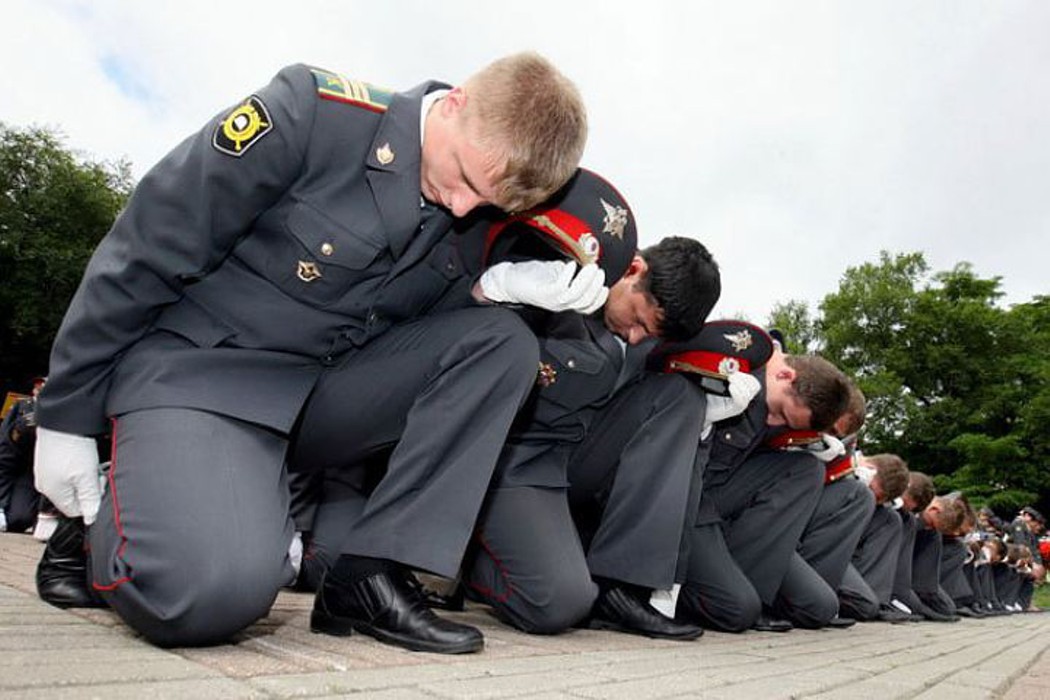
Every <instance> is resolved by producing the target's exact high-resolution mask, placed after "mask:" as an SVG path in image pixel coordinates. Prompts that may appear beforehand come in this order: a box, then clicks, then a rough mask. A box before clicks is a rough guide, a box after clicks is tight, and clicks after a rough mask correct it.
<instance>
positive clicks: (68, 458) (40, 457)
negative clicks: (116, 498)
mask: <svg viewBox="0 0 1050 700" xmlns="http://www.w3.org/2000/svg"><path fill="white" fill-rule="evenodd" d="M35 460H36V461H35V464H34V466H33V470H34V471H35V472H36V490H37V491H39V492H40V493H42V494H44V495H45V496H47V497H48V498H49V499H50V500H51V502H52V503H54V504H55V507H56V508H58V509H59V510H60V511H62V512H63V513H65V514H66V515H68V516H70V517H76V516H78V515H81V516H83V517H84V524H85V525H90V524H91V523H93V522H95V515H96V514H97V513H98V507H99V504H100V502H101V500H102V491H101V489H100V488H99V483H98V472H99V465H98V449H97V448H96V447H95V440H94V439H93V438H89V437H84V436H83V435H73V434H71V433H60V432H58V431H55V430H48V429H47V428H37V432H36V456H35Z"/></svg>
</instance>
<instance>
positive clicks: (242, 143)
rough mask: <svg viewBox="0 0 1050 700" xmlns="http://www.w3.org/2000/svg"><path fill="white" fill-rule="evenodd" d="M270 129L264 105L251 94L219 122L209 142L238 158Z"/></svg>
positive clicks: (270, 125)
mask: <svg viewBox="0 0 1050 700" xmlns="http://www.w3.org/2000/svg"><path fill="white" fill-rule="evenodd" d="M272 130H273V122H272V120H271V119H270V113H269V112H268V111H267V109H266V105H264V104H263V101H262V100H260V99H259V98H258V97H256V96H255V95H252V96H251V97H249V98H248V99H247V100H245V101H244V102H243V103H241V104H240V105H239V106H238V107H237V108H236V109H234V110H233V111H232V112H230V113H229V114H228V115H226V118H224V119H223V120H222V121H221V122H219V125H218V126H217V127H215V134H214V135H213V136H212V141H211V142H212V145H213V146H215V150H217V151H219V152H221V153H225V154H226V155H228V156H234V157H235V158H240V157H241V156H243V155H244V154H245V153H246V152H247V151H248V149H249V148H251V147H252V146H253V145H255V144H256V143H258V142H259V139H261V138H262V137H263V136H266V134H268V133H270V132H271V131H272Z"/></svg>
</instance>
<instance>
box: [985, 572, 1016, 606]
mask: <svg viewBox="0 0 1050 700" xmlns="http://www.w3.org/2000/svg"><path fill="white" fill-rule="evenodd" d="M991 567H992V578H993V581H994V583H995V593H996V596H998V598H999V602H1000V603H1002V604H1003V605H1014V604H1019V603H1020V602H1021V575H1020V574H1019V573H1017V569H1015V568H1013V567H1012V566H1010V565H1009V564H1007V563H1005V562H997V563H995V564H992V565H991Z"/></svg>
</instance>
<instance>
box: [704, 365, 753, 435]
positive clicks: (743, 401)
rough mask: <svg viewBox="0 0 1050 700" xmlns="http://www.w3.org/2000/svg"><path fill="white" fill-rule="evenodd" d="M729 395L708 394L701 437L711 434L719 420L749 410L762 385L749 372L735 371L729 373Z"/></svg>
mask: <svg viewBox="0 0 1050 700" xmlns="http://www.w3.org/2000/svg"><path fill="white" fill-rule="evenodd" d="M728 381H729V396H717V395H715V394H708V395H707V410H706V411H704V429H703V430H702V431H701V432H700V439H701V440H703V439H705V438H706V437H707V436H708V435H710V434H711V428H712V427H714V424H715V423H717V422H718V421H722V420H726V419H727V418H732V417H733V416H739V415H740V414H741V413H743V412H744V411H746V410H747V407H748V404H750V403H751V400H752V399H754V398H755V397H756V396H758V392H759V390H760V389H761V388H762V385H761V384H759V383H758V379H756V378H755V377H754V376H752V375H750V374H748V373H747V372H733V373H732V374H730V375H729V380H728Z"/></svg>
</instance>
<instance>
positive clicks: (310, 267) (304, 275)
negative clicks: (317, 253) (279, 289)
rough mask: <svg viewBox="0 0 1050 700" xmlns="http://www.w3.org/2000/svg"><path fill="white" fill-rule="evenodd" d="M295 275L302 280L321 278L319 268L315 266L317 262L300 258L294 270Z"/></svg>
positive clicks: (310, 280) (309, 280) (308, 280)
mask: <svg viewBox="0 0 1050 700" xmlns="http://www.w3.org/2000/svg"><path fill="white" fill-rule="evenodd" d="M295 276H296V277H298V278H299V279H301V280H302V281H303V282H313V281H314V280H318V279H321V268H319V267H317V263H312V262H306V261H305V260H300V261H299V267H298V268H297V269H296V271H295Z"/></svg>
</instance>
